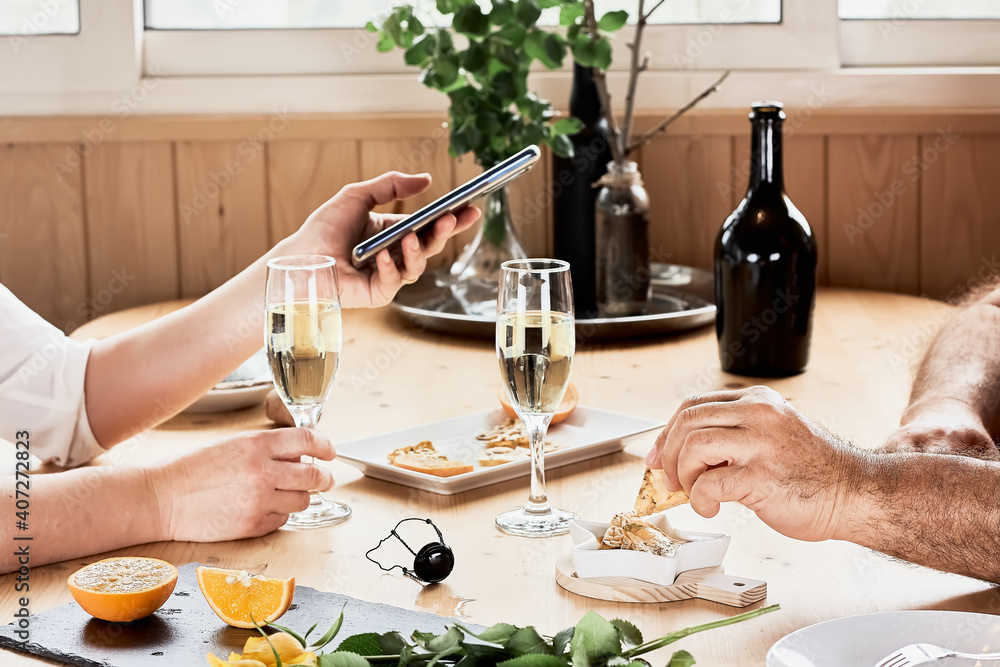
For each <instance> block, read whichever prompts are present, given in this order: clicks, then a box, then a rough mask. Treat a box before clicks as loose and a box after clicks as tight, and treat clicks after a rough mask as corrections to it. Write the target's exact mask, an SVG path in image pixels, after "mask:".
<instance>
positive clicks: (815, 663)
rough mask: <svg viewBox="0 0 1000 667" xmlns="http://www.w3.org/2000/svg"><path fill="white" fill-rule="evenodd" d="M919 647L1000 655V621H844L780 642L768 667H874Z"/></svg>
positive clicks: (967, 616) (901, 614)
mask: <svg viewBox="0 0 1000 667" xmlns="http://www.w3.org/2000/svg"><path fill="white" fill-rule="evenodd" d="M917 642H923V643H925V644H936V645H937V646H944V647H945V648H952V649H955V650H958V651H965V652H970V653H987V652H990V651H1000V616H993V615H991V614H972V613H967V612H961V611H892V612H884V613H881V614H865V615H862V616H849V617H847V618H838V619H835V620H832V621H826V622H824V623H817V624H816V625H810V626H809V627H808V628H803V629H801V630H798V631H796V632H793V633H792V634H790V635H788V636H787V637H785V638H783V639H780V640H778V642H776V643H775V645H774V646H772V647H771V650H770V651H768V652H767V667H874V665H875V663H877V662H878V661H879V660H881V659H882V658H884V657H886V656H887V655H889V654H890V653H892V652H893V651H895V650H897V649H900V648H902V647H904V646H906V645H907V644H915V643H917ZM934 664H935V665H941V667H945V666H946V665H955V666H958V665H962V666H964V667H972V665H973V664H979V663H978V662H977V663H973V662H971V661H969V660H955V659H949V660H941V661H939V662H935V663H934ZM984 664H989V665H995V664H996V662H989V663H984Z"/></svg>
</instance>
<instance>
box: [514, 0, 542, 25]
mask: <svg viewBox="0 0 1000 667" xmlns="http://www.w3.org/2000/svg"><path fill="white" fill-rule="evenodd" d="M541 15H542V10H541V9H540V8H539V7H538V3H537V2H535V0H517V20H518V21H519V22H520V23H521V25H523V26H531V25H535V22H536V21H538V17H540V16H541Z"/></svg>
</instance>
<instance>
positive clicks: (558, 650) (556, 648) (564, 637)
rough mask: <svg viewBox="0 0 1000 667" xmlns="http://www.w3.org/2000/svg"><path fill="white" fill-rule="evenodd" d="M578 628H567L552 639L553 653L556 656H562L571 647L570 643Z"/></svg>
mask: <svg viewBox="0 0 1000 667" xmlns="http://www.w3.org/2000/svg"><path fill="white" fill-rule="evenodd" d="M574 630H576V628H566V629H565V630H560V631H559V632H557V633H556V636H555V637H553V638H552V652H553V653H555V654H556V655H562V654H563V653H565V652H566V647H567V646H569V642H570V640H571V639H573V631H574Z"/></svg>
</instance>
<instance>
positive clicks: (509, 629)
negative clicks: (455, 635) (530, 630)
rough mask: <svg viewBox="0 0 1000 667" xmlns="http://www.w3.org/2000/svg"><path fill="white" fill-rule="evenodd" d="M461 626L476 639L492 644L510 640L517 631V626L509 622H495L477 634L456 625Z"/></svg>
mask: <svg viewBox="0 0 1000 667" xmlns="http://www.w3.org/2000/svg"><path fill="white" fill-rule="evenodd" d="M458 627H460V628H462V630H464V631H465V632H466V633H468V634H470V635H472V636H473V637H475V638H476V639H481V640H483V641H484V642H490V643H493V644H503V643H504V642H507V641H509V640H510V638H511V637H513V636H514V633H515V632H517V627H515V626H513V625H511V624H510V623H497V624H496V625H491V626H490V627H488V628H486V629H485V630H483V631H482V632H481V633H479V634H478V635H477V634H476V633H475V632H472V631H471V630H469V629H468V628H467V627H465V626H462V625H460V626H458Z"/></svg>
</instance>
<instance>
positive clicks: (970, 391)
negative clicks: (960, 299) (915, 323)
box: [885, 285, 1000, 459]
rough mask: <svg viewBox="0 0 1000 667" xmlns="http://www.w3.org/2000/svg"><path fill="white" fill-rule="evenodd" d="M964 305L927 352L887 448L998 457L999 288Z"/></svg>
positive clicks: (999, 419)
mask: <svg viewBox="0 0 1000 667" xmlns="http://www.w3.org/2000/svg"><path fill="white" fill-rule="evenodd" d="M967 304H968V305H967V306H966V307H964V308H963V309H962V310H961V311H959V312H958V313H957V314H956V315H955V316H954V317H953V318H952V319H951V320H950V321H949V322H948V324H947V325H946V326H945V327H944V328H943V329H942V330H941V333H939V334H938V336H937V338H936V339H935V340H934V342H933V343H932V344H931V347H930V349H928V351H927V355H926V356H925V357H924V360H923V362H922V363H921V365H920V369H919V371H918V372H917V377H916V380H915V381H914V384H913V389H912V392H911V394H910V402H909V405H908V406H907V408H906V410H905V411H904V413H903V417H902V419H901V420H900V428H899V429H898V430H897V431H896V432H895V433H893V434H892V435H891V436H890V437H889V439H888V442H887V443H886V446H885V449H886V450H888V451H925V452H932V453H940V454H969V455H974V456H979V457H982V458H991V459H998V458H1000V451H998V450H997V447H996V446H995V444H994V441H995V440H996V439H997V438H1000V289H998V288H997V287H996V286H995V285H994V286H993V288H992V289H987V290H982V291H980V293H979V294H975V295H972V296H971V297H970V298H969V299H968V300H967Z"/></svg>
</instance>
